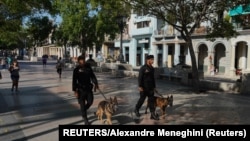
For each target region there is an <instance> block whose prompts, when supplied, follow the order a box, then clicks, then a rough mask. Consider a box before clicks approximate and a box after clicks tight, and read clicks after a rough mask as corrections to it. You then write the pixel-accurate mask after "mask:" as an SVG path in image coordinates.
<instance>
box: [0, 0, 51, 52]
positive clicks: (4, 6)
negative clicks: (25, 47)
mask: <svg viewBox="0 0 250 141" xmlns="http://www.w3.org/2000/svg"><path fill="white" fill-rule="evenodd" d="M43 11H49V12H51V13H55V12H54V11H53V5H52V1H51V0H25V1H24V0H18V1H17V0H1V1H0V43H1V45H0V48H3V47H5V48H8V46H9V47H12V46H17V45H18V43H19V42H20V38H21V37H20V36H22V35H23V34H21V33H22V26H23V20H24V19H25V18H26V17H28V16H31V15H33V14H34V13H36V12H43Z"/></svg>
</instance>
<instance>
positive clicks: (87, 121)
mask: <svg viewBox="0 0 250 141" xmlns="http://www.w3.org/2000/svg"><path fill="white" fill-rule="evenodd" d="M83 120H84V124H85V125H90V122H89V120H88V118H87V116H84V117H83Z"/></svg>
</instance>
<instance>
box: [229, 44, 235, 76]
mask: <svg viewBox="0 0 250 141" xmlns="http://www.w3.org/2000/svg"><path fill="white" fill-rule="evenodd" d="M235 50H236V45H232V50H231V51H232V54H231V66H230V72H231V73H230V74H231V76H233V75H234V74H235V66H234V65H235Z"/></svg>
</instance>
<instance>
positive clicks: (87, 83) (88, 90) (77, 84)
mask: <svg viewBox="0 0 250 141" xmlns="http://www.w3.org/2000/svg"><path fill="white" fill-rule="evenodd" d="M72 79H73V80H72V90H73V91H74V94H75V96H76V98H77V99H78V103H79V104H80V109H81V114H82V118H83V120H84V122H85V125H89V124H90V123H89V121H88V116H87V110H88V109H89V108H90V106H91V105H92V104H93V100H94V95H93V87H94V90H96V89H98V88H99V87H98V81H97V78H96V75H95V74H94V72H93V70H92V68H91V66H90V65H89V64H87V63H85V57H84V56H79V57H78V66H77V67H76V68H75V69H74V71H73V78H72Z"/></svg>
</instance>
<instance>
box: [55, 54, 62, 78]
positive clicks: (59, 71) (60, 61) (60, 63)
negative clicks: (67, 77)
mask: <svg viewBox="0 0 250 141" xmlns="http://www.w3.org/2000/svg"><path fill="white" fill-rule="evenodd" d="M62 69H63V61H62V58H61V57H59V59H58V60H57V63H56V72H57V73H58V75H59V78H61V76H62Z"/></svg>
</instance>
